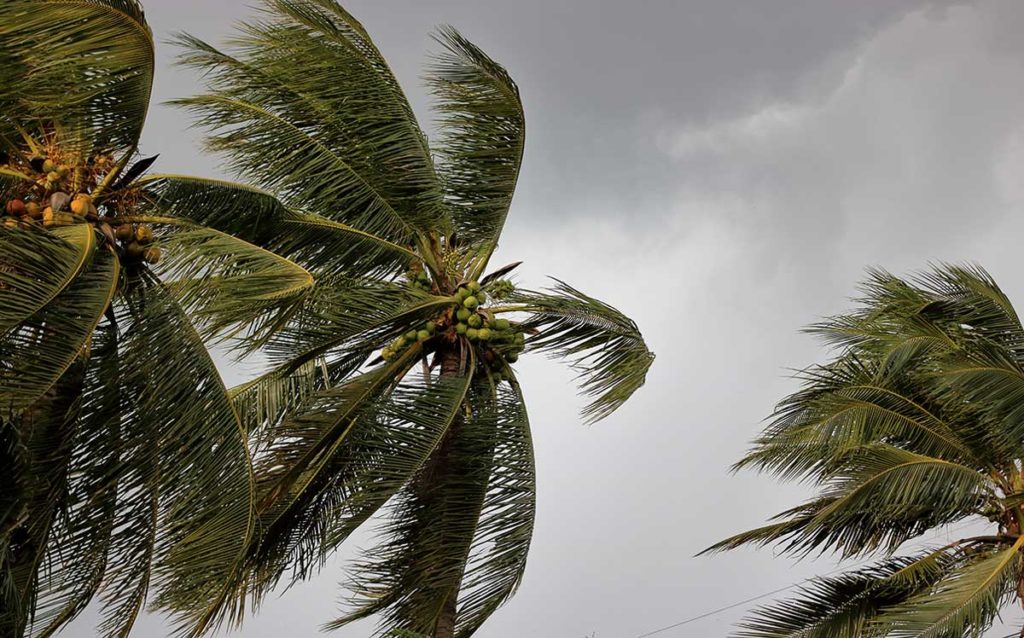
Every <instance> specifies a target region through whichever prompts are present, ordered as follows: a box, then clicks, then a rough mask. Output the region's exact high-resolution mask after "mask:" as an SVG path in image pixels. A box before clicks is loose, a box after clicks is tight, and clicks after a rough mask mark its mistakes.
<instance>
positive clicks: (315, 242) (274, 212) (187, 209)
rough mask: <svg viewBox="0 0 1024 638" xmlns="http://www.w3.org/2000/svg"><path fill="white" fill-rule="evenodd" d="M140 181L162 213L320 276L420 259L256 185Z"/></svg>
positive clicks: (175, 178)
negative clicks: (288, 204) (297, 207)
mask: <svg viewBox="0 0 1024 638" xmlns="http://www.w3.org/2000/svg"><path fill="white" fill-rule="evenodd" d="M139 183H140V185H142V186H143V187H145V188H147V190H148V191H149V192H150V193H151V194H152V195H153V197H154V199H155V200H156V207H157V209H158V210H160V211H161V213H162V214H168V215H172V216H174V217H181V218H185V219H189V220H192V221H194V222H196V223H198V224H201V225H203V226H205V227H207V228H213V229H216V230H219V231H222V232H224V233H228V234H230V235H231V236H233V237H237V238H239V239H242V240H245V241H247V242H249V243H252V244H255V245H258V246H261V247H264V248H266V249H268V250H270V251H272V252H274V253H275V254H277V255H281V256H283V257H287V258H288V259H290V260H291V261H293V262H295V263H298V264H301V265H302V266H304V267H305V268H307V269H308V270H310V271H311V272H314V273H316V274H317V275H318V276H339V275H346V274H348V275H350V276H351V275H364V274H367V273H373V272H376V271H378V270H379V271H382V272H387V273H392V272H395V271H396V270H399V269H400V268H402V267H403V266H405V265H406V264H408V263H409V262H410V261H411V260H413V259H416V254H415V253H413V252H412V251H411V250H410V249H409V248H408V247H405V246H400V245H398V244H394V243H392V242H390V241H387V240H386V239H382V238H380V237H377V236H376V235H373V234H371V233H368V232H365V231H362V230H359V229H357V228H354V227H352V226H348V225H346V224H343V223H341V222H338V221H335V220H332V219H330V218H327V217H323V216H321V215H316V214H313V213H303V212H299V211H292V210H290V209H288V208H287V207H285V206H284V204H282V203H281V202H280V201H279V200H278V199H277V198H276V197H275V196H274V195H272V194H271V193H268V192H266V191H263V190H261V189H258V188H255V187H252V186H246V185H244V184H235V183H231V182H224V181H219V180H211V179H204V178H198V177H187V176H181V175H152V176H147V177H145V178H142V179H141V180H139Z"/></svg>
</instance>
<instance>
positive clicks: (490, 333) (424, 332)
mask: <svg viewBox="0 0 1024 638" xmlns="http://www.w3.org/2000/svg"><path fill="white" fill-rule="evenodd" d="M429 281H430V280H429V278H428V279H427V283H426V284H425V285H426V286H427V289H428V290H429V286H430V284H429ZM423 285H424V284H422V283H420V279H419V277H416V278H410V286H412V287H416V288H421V286H423ZM488 288H489V289H490V290H485V289H484V287H483V286H481V285H480V283H479V282H477V281H470V282H468V283H465V284H462V285H460V286H459V287H458V289H457V290H456V291H455V294H454V299H455V301H456V303H455V304H453V305H451V306H449V307H447V308H445V309H444V310H443V312H441V313H440V314H439V315H438V316H437V317H435V318H433V319H431V320H429V321H426V322H424V323H423V325H422V326H421V327H420V328H419V329H418V330H410V331H408V332H406V333H405V334H404V335H402V336H400V337H398V338H397V339H396V340H395V341H393V342H392V343H391V344H390V345H388V346H387V347H385V348H384V349H383V351H382V352H381V358H382V359H384V361H393V360H394V359H395V358H396V357H398V356H400V355H401V354H402V352H403V351H405V350H406V349H408V348H411V347H413V346H414V345H416V344H423V345H425V346H427V345H429V342H430V341H432V340H446V341H448V342H449V343H454V342H455V341H456V340H458V339H465V340H467V341H469V342H470V343H471V344H473V346H474V347H475V348H476V349H477V352H478V355H479V356H478V357H477V361H478V362H479V365H480V366H481V367H486V368H488V369H489V370H490V371H491V373H492V375H493V376H494V377H495V378H497V379H499V380H507V379H511V378H512V377H511V374H510V372H509V369H508V366H509V365H510V364H513V363H515V362H516V361H518V360H519V355H520V353H522V351H523V349H524V348H525V345H526V335H525V331H524V330H523V329H522V327H521V326H520V325H519V324H514V323H512V322H511V321H509V320H508V319H503V318H498V317H496V316H495V314H496V310H495V309H493V308H488V307H486V306H485V304H486V303H487V301H488V300H489V299H490V298H494V299H497V298H498V295H501V296H502V297H504V296H507V295H509V294H511V293H512V292H513V291H514V290H515V287H514V286H513V285H512V283H511V282H509V281H507V280H500V281H497V282H494V283H493V284H491V285H490V286H488Z"/></svg>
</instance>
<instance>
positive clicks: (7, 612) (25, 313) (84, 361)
mask: <svg viewBox="0 0 1024 638" xmlns="http://www.w3.org/2000/svg"><path fill="white" fill-rule="evenodd" d="M0 39H2V40H3V43H4V46H3V51H2V52H0V57H2V63H0V86H2V88H3V90H2V91H0V205H2V206H3V210H2V211H0V213H3V214H5V216H4V217H3V218H2V220H0V485H3V486H4V487H3V490H2V491H0V634H2V635H4V636H23V635H32V636H48V635H52V634H54V633H55V632H56V631H58V630H59V629H60V628H61V627H63V626H64V625H66V623H68V622H70V620H72V619H73V618H74V617H75V616H77V615H78V613H79V612H81V611H82V609H83V608H84V607H85V606H86V605H87V604H89V603H90V601H92V600H94V599H95V598H97V596H98V597H99V599H100V601H101V603H102V607H103V612H102V621H101V623H102V624H101V627H100V633H101V634H102V635H105V636H123V635H126V634H127V632H128V631H129V630H130V628H131V626H132V624H133V622H134V620H135V618H136V617H137V615H138V614H139V612H140V610H141V609H142V607H143V604H144V602H145V601H146V600H147V599H150V600H152V601H153V603H154V605H155V606H156V607H157V608H158V609H162V610H166V611H170V612H172V613H173V614H174V616H175V621H176V623H177V627H178V628H179V629H180V631H181V633H183V634H196V633H200V632H202V631H204V630H205V629H206V628H208V627H211V626H213V625H215V624H216V623H217V622H218V621H219V620H221V619H222V618H224V612H225V611H230V610H227V609H226V608H225V606H224V604H223V600H224V596H225V593H226V589H225V584H226V583H229V582H231V579H232V577H233V575H234V574H235V573H236V572H237V570H238V569H239V565H240V564H241V562H242V560H243V558H244V552H245V549H246V546H247V539H248V537H249V536H250V535H251V533H252V529H253V525H254V522H255V515H254V507H253V489H254V481H253V479H252V475H251V464H250V458H249V452H248V448H247V435H246V432H245V431H244V430H243V426H242V421H241V419H240V417H239V415H238V413H237V412H236V410H235V407H234V405H233V403H232V400H231V397H230V396H229V394H228V392H227V389H226V388H225V387H224V385H223V383H222V382H221V379H220V376H219V375H218V373H217V370H216V368H215V366H214V364H213V361H212V359H211V358H210V356H209V354H208V353H207V350H206V348H205V346H204V343H203V338H204V337H210V336H213V335H214V334H227V333H240V334H245V335H247V336H252V337H254V338H259V336H260V335H261V333H262V331H263V330H264V329H269V327H271V326H273V325H274V324H275V323H276V322H277V321H279V320H280V319H279V317H280V316H282V315H287V314H288V313H289V312H290V310H291V308H292V307H293V306H294V305H295V304H296V302H298V301H299V300H300V299H301V297H302V295H304V294H305V293H306V292H307V291H308V289H309V288H310V286H311V284H312V278H311V276H310V275H309V274H308V273H307V272H306V271H305V270H303V269H302V268H301V267H299V266H297V265H295V264H293V263H291V262H288V261H287V260H285V259H283V258H281V257H278V256H277V255H274V254H272V253H270V252H268V251H267V250H266V249H264V248H260V247H257V246H256V245H254V244H251V243H247V242H245V241H243V240H240V239H237V238H235V237H232V236H230V235H228V234H226V233H224V232H222V231H219V230H216V229H214V228H210V227H204V226H202V225H201V224H199V223H197V222H196V221H195V220H191V219H187V218H184V217H181V216H174V217H171V216H168V215H165V214H164V213H163V212H162V210H161V205H160V204H158V202H156V201H155V200H154V199H153V198H151V197H149V196H148V195H147V194H146V193H145V192H144V191H143V189H142V188H141V187H140V185H139V182H138V180H137V178H138V177H139V176H140V175H141V174H142V173H143V172H145V170H146V169H147V168H148V166H149V165H150V164H151V163H152V158H150V159H148V160H139V161H134V160H135V159H136V156H137V145H138V140H139V135H140V134H141V131H142V126H143V122H144V121H145V118H146V110H147V108H148V105H149V99H150V91H151V88H152V83H153V59H154V44H153V38H152V34H151V32H150V29H149V27H148V26H147V24H146V22H145V17H144V14H143V11H142V7H141V6H140V5H139V4H138V3H137V2H135V1H134V0H5V2H3V3H2V4H0ZM68 557H73V559H72V560H68Z"/></svg>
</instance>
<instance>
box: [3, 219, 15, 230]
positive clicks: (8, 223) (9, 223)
mask: <svg viewBox="0 0 1024 638" xmlns="http://www.w3.org/2000/svg"><path fill="white" fill-rule="evenodd" d="M4 226H5V227H7V228H17V226H18V220H17V219H15V218H13V217H8V218H7V219H5V220H4Z"/></svg>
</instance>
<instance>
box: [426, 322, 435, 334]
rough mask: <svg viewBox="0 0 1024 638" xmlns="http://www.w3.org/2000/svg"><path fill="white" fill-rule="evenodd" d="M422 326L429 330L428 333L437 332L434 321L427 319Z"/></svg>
mask: <svg viewBox="0 0 1024 638" xmlns="http://www.w3.org/2000/svg"><path fill="white" fill-rule="evenodd" d="M423 327H424V328H426V329H427V332H429V333H430V334H434V333H435V332H437V324H436V323H434V322H433V321H428V322H427V323H426V324H425V325H424V326H423Z"/></svg>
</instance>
